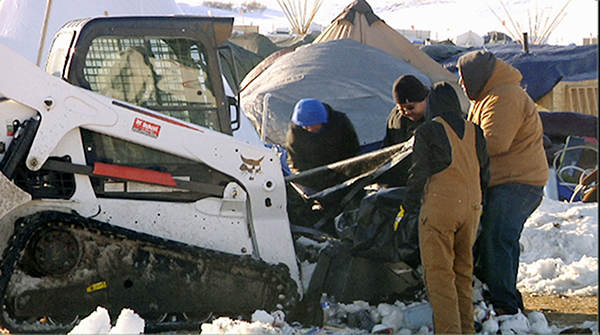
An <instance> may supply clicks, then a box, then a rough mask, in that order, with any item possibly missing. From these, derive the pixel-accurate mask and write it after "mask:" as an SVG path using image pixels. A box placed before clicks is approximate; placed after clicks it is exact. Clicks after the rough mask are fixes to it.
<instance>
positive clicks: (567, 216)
mask: <svg viewBox="0 0 600 335" xmlns="http://www.w3.org/2000/svg"><path fill="white" fill-rule="evenodd" d="M521 247H522V250H521V259H520V261H521V263H520V265H519V275H518V277H517V281H518V284H517V287H518V288H519V290H520V291H521V292H526V293H542V294H563V295H573V296H594V295H598V204H597V203H589V204H584V203H566V202H559V201H554V200H550V199H548V198H544V199H543V201H542V204H541V205H540V207H539V208H538V210H536V211H535V212H534V213H533V214H532V215H531V217H530V218H529V220H528V221H527V222H526V223H525V228H524V229H523V234H522V236H521Z"/></svg>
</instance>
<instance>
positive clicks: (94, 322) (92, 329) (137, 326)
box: [69, 306, 146, 335]
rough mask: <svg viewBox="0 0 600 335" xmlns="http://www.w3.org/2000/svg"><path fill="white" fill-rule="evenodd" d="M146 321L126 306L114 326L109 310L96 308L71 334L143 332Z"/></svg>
mask: <svg viewBox="0 0 600 335" xmlns="http://www.w3.org/2000/svg"><path fill="white" fill-rule="evenodd" d="M145 324H146V323H145V321H144V319H142V318H141V317H140V316H139V315H137V314H135V312H134V311H133V310H131V309H128V308H125V309H123V310H122V311H121V314H119V317H118V318H117V322H116V324H115V326H114V327H111V323H110V316H109V314H108V310H107V309H106V308H104V307H100V306H99V307H98V308H96V311H94V312H93V313H92V314H90V316H88V317H87V318H85V319H83V320H81V322H80V323H79V324H78V325H77V326H75V328H73V329H72V330H71V331H70V332H69V335H71V334H73V335H74V334H115V335H116V334H143V333H144V326H145Z"/></svg>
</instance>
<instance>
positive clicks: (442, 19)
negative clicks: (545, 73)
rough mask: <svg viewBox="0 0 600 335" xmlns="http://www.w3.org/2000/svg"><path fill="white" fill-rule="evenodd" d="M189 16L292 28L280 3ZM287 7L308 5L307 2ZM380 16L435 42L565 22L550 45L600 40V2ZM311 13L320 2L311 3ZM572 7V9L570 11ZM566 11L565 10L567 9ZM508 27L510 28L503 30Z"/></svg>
mask: <svg viewBox="0 0 600 335" xmlns="http://www.w3.org/2000/svg"><path fill="white" fill-rule="evenodd" d="M176 2H177V3H178V4H179V5H180V7H181V8H182V10H183V11H184V12H185V13H189V14H192V13H195V14H203V15H207V14H208V11H209V10H210V11H211V13H212V15H215V16H220V15H229V16H235V18H236V20H235V24H238V25H257V26H259V27H260V33H262V34H267V33H269V32H273V31H275V30H276V29H277V28H281V27H286V28H289V27H290V24H289V23H288V21H287V19H286V17H285V15H284V13H283V12H282V10H281V7H280V6H279V3H278V0H260V1H258V2H260V3H262V4H264V5H266V6H267V10H266V11H264V12H262V13H244V15H241V14H240V12H239V11H233V12H223V11H219V10H215V9H211V8H208V7H204V6H202V5H201V4H202V3H203V2H204V1H203V0H176ZM222 2H225V3H233V4H238V5H241V4H242V3H247V2H251V1H247V0H228V1H222ZM283 2H285V3H294V4H298V3H300V4H304V1H296V0H294V1H287V0H284V1H283ZM367 2H368V3H369V4H370V5H371V7H372V8H373V11H374V12H375V14H377V15H378V16H379V17H380V18H382V19H383V20H384V21H385V22H386V23H387V24H388V25H390V26H391V27H392V28H394V29H403V30H411V29H415V30H424V31H430V38H431V39H432V40H446V39H453V38H455V37H456V36H458V35H460V34H462V33H465V32H467V31H473V32H475V33H476V34H479V35H480V36H484V35H485V34H486V33H488V32H490V31H499V32H503V33H508V31H507V30H506V28H509V29H511V31H515V30H516V29H514V27H516V26H518V27H520V29H519V30H520V31H521V32H523V31H526V32H529V31H530V30H533V29H530V27H534V26H535V23H536V22H537V23H538V25H537V26H538V28H537V30H538V31H543V30H544V27H550V26H551V25H552V24H553V21H554V20H555V19H557V20H559V21H558V23H559V24H558V25H556V29H554V30H553V31H552V34H551V35H550V38H549V39H548V43H549V44H557V45H567V44H571V43H575V44H577V45H581V44H582V41H583V38H589V37H597V36H598V1H596V0H571V1H569V0H545V1H542V0H485V1H481V0H405V1H398V0H370V1H367ZM306 3H307V5H308V6H307V7H308V8H307V10H305V11H303V12H306V13H310V11H311V9H312V6H313V4H314V3H315V0H307V1H306ZM350 3H352V1H351V0H325V1H323V2H322V4H321V7H320V9H319V11H318V12H317V14H316V15H315V19H314V23H316V24H318V25H321V26H323V27H324V28H325V27H326V26H327V25H329V23H330V22H331V21H332V20H333V19H334V18H335V17H336V16H337V15H338V14H340V13H341V12H342V10H343V9H344V8H345V7H346V6H347V5H349V4H350ZM565 5H566V6H565ZM563 9H564V10H563ZM502 21H504V22H505V24H506V27H504V26H503V25H502Z"/></svg>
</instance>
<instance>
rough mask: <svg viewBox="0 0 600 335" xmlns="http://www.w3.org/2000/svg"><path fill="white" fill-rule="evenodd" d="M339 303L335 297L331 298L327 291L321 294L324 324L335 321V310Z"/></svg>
mask: <svg viewBox="0 0 600 335" xmlns="http://www.w3.org/2000/svg"><path fill="white" fill-rule="evenodd" d="M337 307H338V306H337V303H336V302H335V301H334V300H333V299H329V297H328V296H327V293H323V294H321V308H322V309H323V325H326V324H328V323H334V321H335V312H336V311H337Z"/></svg>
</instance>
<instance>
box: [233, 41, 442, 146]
mask: <svg viewBox="0 0 600 335" xmlns="http://www.w3.org/2000/svg"><path fill="white" fill-rule="evenodd" d="M259 66H260V64H259ZM407 73H410V74H413V75H415V76H416V77H418V78H419V79H420V80H421V81H423V82H424V83H425V84H426V85H429V86H431V85H432V83H431V80H430V79H429V77H428V76H427V75H426V74H425V73H423V72H422V71H420V70H419V69H417V68H416V67H414V66H413V65H411V64H409V63H408V62H404V61H401V60H398V58H396V57H394V56H392V55H390V54H389V53H386V52H384V51H382V50H380V49H377V48H374V47H371V46H368V45H366V44H363V43H360V42H357V41H355V40H352V39H342V40H333V41H328V42H323V43H316V44H314V43H313V44H309V45H305V46H302V47H300V48H298V49H296V50H295V51H292V52H288V53H286V54H284V55H282V56H280V57H278V58H276V59H275V60H274V61H273V62H272V63H271V65H270V66H269V67H267V68H266V69H265V70H264V71H263V72H262V73H261V74H260V75H258V76H257V77H256V78H255V79H254V80H253V81H252V82H250V83H249V84H248V85H247V86H246V87H245V88H244V89H243V90H242V92H241V103H242V109H243V110H244V113H246V115H247V116H248V118H249V119H250V120H251V121H252V122H253V124H254V125H255V127H256V128H257V129H259V132H262V125H263V110H265V108H264V105H265V97H266V96H267V94H269V95H270V98H268V101H267V105H268V108H267V109H266V110H267V112H268V116H267V118H266V127H265V129H266V133H265V138H266V141H267V142H268V143H274V144H280V145H282V144H284V143H285V134H286V131H287V129H288V125H289V121H290V117H291V114H292V111H293V108H294V105H295V104H296V102H297V101H298V100H300V99H302V98H309V97H310V98H315V99H320V100H321V101H323V102H325V103H328V104H329V105H331V106H332V107H333V108H334V109H336V110H339V111H343V112H345V113H346V114H347V115H348V117H349V118H350V120H351V121H352V123H353V124H354V126H355V128H356V131H357V134H358V137H359V141H360V142H361V144H371V143H374V142H378V141H380V140H382V138H383V135H384V133H385V125H386V119H387V116H388V114H389V112H390V110H391V108H392V107H393V106H394V101H393V99H392V94H391V93H392V85H393V83H394V81H395V80H396V79H397V78H398V77H399V76H400V75H403V74H407Z"/></svg>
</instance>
